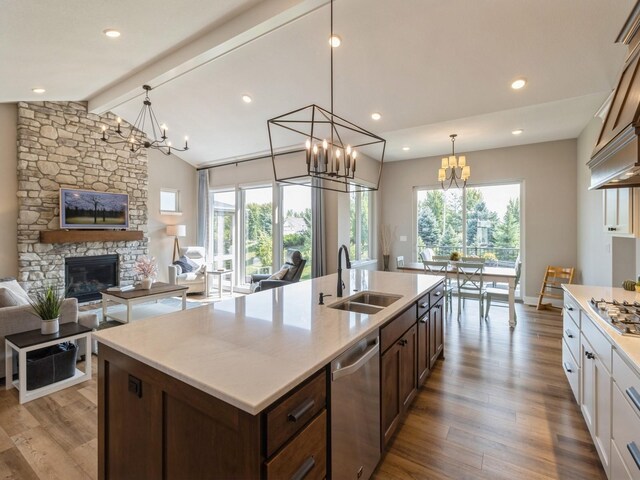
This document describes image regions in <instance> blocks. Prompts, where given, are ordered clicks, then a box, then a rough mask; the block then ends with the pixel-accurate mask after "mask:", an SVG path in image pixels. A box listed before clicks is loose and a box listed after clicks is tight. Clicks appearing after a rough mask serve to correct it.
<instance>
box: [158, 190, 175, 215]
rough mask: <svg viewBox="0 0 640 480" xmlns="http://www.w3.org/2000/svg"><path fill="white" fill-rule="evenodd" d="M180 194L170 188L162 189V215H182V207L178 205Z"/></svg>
mask: <svg viewBox="0 0 640 480" xmlns="http://www.w3.org/2000/svg"><path fill="white" fill-rule="evenodd" d="M179 194H180V192H179V191H178V190H172V189H170V188H161V189H160V211H161V212H162V213H169V214H171V213H180V205H179V203H178V199H179Z"/></svg>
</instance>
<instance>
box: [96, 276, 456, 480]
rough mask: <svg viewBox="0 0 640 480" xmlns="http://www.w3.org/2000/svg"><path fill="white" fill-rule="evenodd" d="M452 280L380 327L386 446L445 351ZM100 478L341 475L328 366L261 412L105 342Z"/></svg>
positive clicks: (101, 350)
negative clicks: (333, 464) (334, 469)
mask: <svg viewBox="0 0 640 480" xmlns="http://www.w3.org/2000/svg"><path fill="white" fill-rule="evenodd" d="M443 298H444V292H443V284H442V283H439V284H437V285H436V286H435V287H434V288H432V289H431V290H430V291H429V292H425V294H424V295H423V296H422V297H421V298H420V299H419V300H418V301H417V302H413V303H412V304H411V305H410V306H409V307H408V308H406V309H404V310H403V311H402V312H401V313H399V314H398V315H396V316H395V317H394V318H392V319H391V320H389V321H388V322H386V323H385V324H384V325H383V326H382V327H381V328H380V332H379V333H380V352H381V355H380V387H381V388H380V395H381V399H380V405H381V412H380V419H381V422H382V424H381V429H380V431H381V438H380V445H381V451H382V452H383V453H384V450H385V447H386V445H387V444H388V442H389V440H390V439H391V438H392V437H393V434H394V432H395V431H396V430H397V428H398V426H399V425H400V422H401V420H402V417H403V415H404V414H405V413H406V412H407V409H408V408H409V406H410V404H411V402H412V400H413V399H414V398H415V396H416V393H417V389H418V388H419V386H420V385H422V383H423V382H424V381H425V380H426V379H427V377H428V376H429V373H430V372H431V370H432V369H433V366H434V363H435V361H436V360H437V359H438V358H439V357H440V356H441V355H442V354H443V344H444V343H443V341H444V332H443V319H442V314H443V310H444V307H443ZM98 365H99V377H98V415H99V416H98V430H99V435H98V441H99V448H98V452H99V457H98V463H99V467H98V468H99V478H100V479H102V480H107V479H108V480H127V479H136V480H139V479H169V480H178V479H179V480H182V479H189V480H196V479H225V480H231V479H269V480H271V479H297V480H301V479H306V480H319V479H324V478H331V472H330V468H329V465H330V458H329V455H330V451H331V449H330V444H329V442H330V432H329V431H328V429H329V428H330V427H329V426H330V421H329V418H330V415H331V412H330V411H329V410H330V409H329V408H328V405H329V404H330V402H329V398H330V395H331V391H330V388H331V382H330V378H329V377H330V373H329V368H328V366H326V367H324V368H322V369H320V370H319V371H317V372H316V373H315V374H313V375H311V376H310V377H309V378H308V379H306V380H305V381H304V382H302V383H301V384H300V385H298V386H297V387H296V388H294V389H293V390H291V391H290V392H288V393H287V394H285V395H284V396H283V397H282V398H280V399H279V400H277V401H276V402H274V403H273V404H272V405H271V406H269V407H268V408H266V409H265V410H264V411H263V412H261V413H259V414H257V415H251V414H249V413H247V412H245V411H243V410H241V409H239V408H237V407H234V406H232V405H230V404H228V403H226V402H224V401H222V400H219V399H217V398H215V397H213V396H211V395H209V394H207V393H204V392H203V391H201V390H199V389H197V388H195V387H192V386H190V385H187V384H186V383H184V382H182V381H180V380H178V379H176V378H174V377H172V376H170V375H167V374H165V373H163V372H160V371H159V370H157V369H155V368H152V367H150V366H148V365H146V364H144V363H142V362H140V361H138V360H135V359H133V358H131V357H129V356H127V355H125V354H123V353H121V352H119V351H117V350H115V349H113V348H110V347H108V346H107V345H105V344H102V343H101V344H100V346H99V363H98Z"/></svg>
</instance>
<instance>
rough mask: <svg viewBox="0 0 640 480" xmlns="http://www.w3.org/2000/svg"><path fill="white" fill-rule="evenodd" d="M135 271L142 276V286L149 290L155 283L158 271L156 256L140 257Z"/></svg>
mask: <svg viewBox="0 0 640 480" xmlns="http://www.w3.org/2000/svg"><path fill="white" fill-rule="evenodd" d="M135 271H136V272H137V273H139V274H140V276H141V277H142V279H141V282H140V286H141V287H142V288H143V289H144V290H149V289H150V288H151V285H152V284H153V279H154V278H155V276H156V275H157V273H158V265H157V264H156V259H155V257H151V258H149V257H140V258H139V259H138V260H137V261H136V265H135Z"/></svg>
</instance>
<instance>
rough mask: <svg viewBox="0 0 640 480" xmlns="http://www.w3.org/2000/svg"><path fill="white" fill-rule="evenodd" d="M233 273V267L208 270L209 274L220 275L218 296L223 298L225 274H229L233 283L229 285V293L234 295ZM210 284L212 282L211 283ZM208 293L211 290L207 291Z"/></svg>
mask: <svg viewBox="0 0 640 480" xmlns="http://www.w3.org/2000/svg"><path fill="white" fill-rule="evenodd" d="M232 273H233V270H231V269H222V270H207V275H211V276H217V277H218V298H222V278H223V277H224V276H225V275H229V281H230V285H231V286H230V287H229V294H230V295H232V296H233V275H231V274H232ZM209 285H211V284H210V283H209ZM207 295H209V292H207Z"/></svg>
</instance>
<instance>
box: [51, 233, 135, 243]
mask: <svg viewBox="0 0 640 480" xmlns="http://www.w3.org/2000/svg"><path fill="white" fill-rule="evenodd" d="M143 238H144V233H143V232H142V231H140V230H43V231H41V232H40V243H80V242H131V241H135V240H142V239H143Z"/></svg>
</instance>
